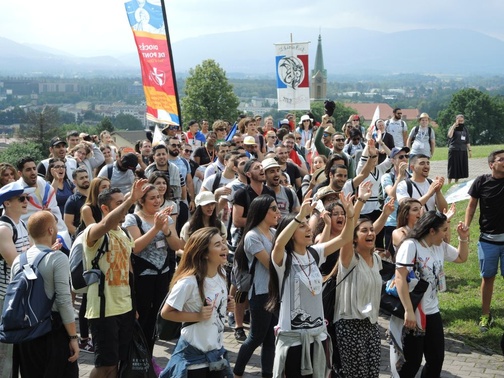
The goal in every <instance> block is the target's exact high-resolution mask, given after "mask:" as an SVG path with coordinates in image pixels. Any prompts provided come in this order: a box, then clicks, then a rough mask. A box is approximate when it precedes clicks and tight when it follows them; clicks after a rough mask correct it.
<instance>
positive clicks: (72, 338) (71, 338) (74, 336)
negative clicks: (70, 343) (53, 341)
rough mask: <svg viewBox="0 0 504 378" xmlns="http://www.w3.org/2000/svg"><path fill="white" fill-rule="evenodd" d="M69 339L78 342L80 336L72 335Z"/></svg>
mask: <svg viewBox="0 0 504 378" xmlns="http://www.w3.org/2000/svg"><path fill="white" fill-rule="evenodd" d="M68 338H69V339H70V340H77V339H78V338H79V336H77V335H71V336H68Z"/></svg>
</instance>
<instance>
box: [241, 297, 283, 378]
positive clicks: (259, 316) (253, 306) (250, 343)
mask: <svg viewBox="0 0 504 378" xmlns="http://www.w3.org/2000/svg"><path fill="white" fill-rule="evenodd" d="M267 301H268V294H260V295H254V294H252V297H251V298H250V301H249V302H250V332H249V334H248V337H247V340H245V341H244V343H243V344H242V346H241V348H240V351H239V352H238V356H237V357H236V363H235V367H234V369H233V373H234V374H236V375H240V376H241V375H243V373H244V372H245V366H246V365H247V363H248V362H249V360H250V357H251V356H252V354H253V353H254V351H255V350H256V349H257V347H258V346H260V345H261V344H262V348H261V373H262V376H263V377H272V376H273V360H274V358H275V332H274V327H275V325H276V324H277V323H278V319H277V317H276V316H275V315H273V314H272V313H271V312H269V311H266V310H265V309H264V306H265V305H266V302H267Z"/></svg>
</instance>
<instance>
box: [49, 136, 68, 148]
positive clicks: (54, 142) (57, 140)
mask: <svg viewBox="0 0 504 378" xmlns="http://www.w3.org/2000/svg"><path fill="white" fill-rule="evenodd" d="M50 143H51V147H54V146H56V145H58V144H61V143H63V144H64V145H65V146H66V145H67V142H66V140H65V139H61V138H60V137H54V138H52V139H51V142H50Z"/></svg>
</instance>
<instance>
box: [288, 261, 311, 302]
mask: <svg viewBox="0 0 504 378" xmlns="http://www.w3.org/2000/svg"><path fill="white" fill-rule="evenodd" d="M307 254H308V274H306V272H305V270H304V268H303V265H302V264H301V261H299V259H298V257H297V256H296V254H295V253H293V254H292V256H294V258H295V259H296V261H297V263H298V265H299V267H300V268H301V271H302V272H303V274H304V275H305V276H306V278H307V279H308V285H309V286H310V291H311V293H312V295H313V296H315V290H313V286H312V283H311V280H310V274H311V261H310V254H311V253H310V252H307Z"/></svg>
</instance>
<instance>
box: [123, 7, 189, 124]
mask: <svg viewBox="0 0 504 378" xmlns="http://www.w3.org/2000/svg"><path fill="white" fill-rule="evenodd" d="M124 6H125V7H126V13H127V15H128V20H129V23H130V26H131V30H132V31H133V36H134V38H135V42H136V45H137V50H138V56H139V58H140V66H141V69H142V83H143V87H144V92H145V100H146V102H147V110H146V113H147V119H148V120H149V121H153V122H157V123H162V124H168V125H180V104H179V101H178V94H177V81H176V79H175V70H174V67H173V56H172V52H171V45H170V38H169V33H168V25H167V23H166V17H165V14H166V12H165V7H164V1H163V0H125V1H124Z"/></svg>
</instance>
